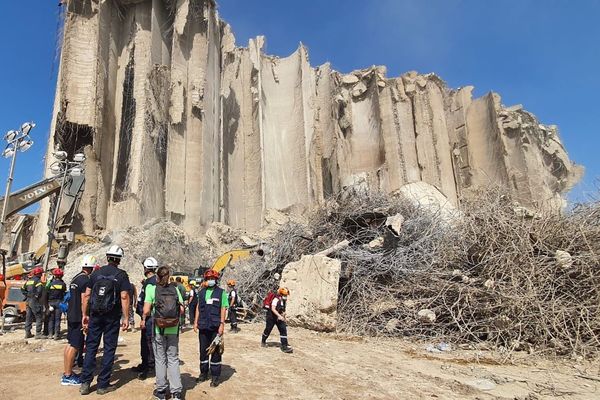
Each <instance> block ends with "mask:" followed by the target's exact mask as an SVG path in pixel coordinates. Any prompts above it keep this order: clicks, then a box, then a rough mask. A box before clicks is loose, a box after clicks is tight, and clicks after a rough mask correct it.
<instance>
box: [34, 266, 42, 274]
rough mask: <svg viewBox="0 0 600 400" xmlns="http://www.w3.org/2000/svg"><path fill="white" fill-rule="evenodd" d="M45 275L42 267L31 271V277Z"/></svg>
mask: <svg viewBox="0 0 600 400" xmlns="http://www.w3.org/2000/svg"><path fill="white" fill-rule="evenodd" d="M43 273H44V270H43V269H42V267H35V268H34V269H33V271H31V275H41V274H43Z"/></svg>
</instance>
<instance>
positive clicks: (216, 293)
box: [194, 269, 229, 387]
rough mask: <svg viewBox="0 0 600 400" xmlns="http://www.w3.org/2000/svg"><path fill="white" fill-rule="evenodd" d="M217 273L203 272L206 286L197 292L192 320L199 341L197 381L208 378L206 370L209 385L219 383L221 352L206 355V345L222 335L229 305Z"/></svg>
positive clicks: (215, 385)
mask: <svg viewBox="0 0 600 400" xmlns="http://www.w3.org/2000/svg"><path fill="white" fill-rule="evenodd" d="M218 279H219V273H218V272H216V271H214V270H212V269H209V270H207V271H206V272H205V273H204V280H205V282H206V285H207V287H206V288H203V289H202V290H201V291H200V293H198V306H197V307H196V318H195V321H194V331H195V332H198V339H199V341H200V376H199V377H198V379H197V380H196V381H197V382H205V381H207V380H208V370H209V367H210V373H211V375H212V379H211V382H210V386H212V387H217V386H218V385H219V377H220V376H221V353H220V352H219V351H214V352H213V353H212V355H211V357H210V361H209V359H208V358H209V357H208V347H209V346H210V344H211V343H212V341H213V340H214V339H215V338H216V337H217V335H220V336H223V331H224V329H225V316H226V314H227V308H228V307H229V300H228V298H227V292H225V290H223V289H221V288H220V287H219V286H218V285H217V281H218Z"/></svg>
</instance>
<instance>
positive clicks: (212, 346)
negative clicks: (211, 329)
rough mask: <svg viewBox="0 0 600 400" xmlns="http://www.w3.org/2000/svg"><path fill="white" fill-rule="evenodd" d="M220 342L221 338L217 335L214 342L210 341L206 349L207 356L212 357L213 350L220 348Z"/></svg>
mask: <svg viewBox="0 0 600 400" xmlns="http://www.w3.org/2000/svg"><path fill="white" fill-rule="evenodd" d="M222 342H223V336H221V335H217V336H216V337H215V338H214V340H213V341H212V343H211V344H210V346H208V349H207V350H206V352H207V353H208V355H212V353H214V352H215V350H217V349H218V348H219V347H220V345H221V343H222Z"/></svg>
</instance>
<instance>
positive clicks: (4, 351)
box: [0, 324, 600, 400]
mask: <svg viewBox="0 0 600 400" xmlns="http://www.w3.org/2000/svg"><path fill="white" fill-rule="evenodd" d="M261 329H262V325H260V324H254V325H243V326H242V332H241V333H239V334H236V335H231V334H230V335H226V351H225V354H224V364H225V365H226V366H224V370H223V378H224V382H223V383H222V384H221V386H219V387H218V388H210V387H209V386H208V383H203V384H196V383H195V379H194V378H195V377H196V376H197V375H198V360H197V354H198V352H197V339H196V336H195V334H194V333H193V331H186V332H184V333H183V334H182V336H181V343H180V350H181V359H182V362H183V363H182V366H181V373H182V375H183V381H184V385H185V387H186V390H187V394H186V398H187V399H221V400H223V399H249V400H252V399H261V400H262V399H281V398H285V399H308V400H312V399H430V398H435V399H522V400H525V399H527V400H534V399H551V398H561V399H586V400H587V399H600V366H599V365H598V363H589V362H585V361H572V362H566V361H562V362H551V361H548V360H541V359H536V358H534V357H532V356H526V355H523V356H522V357H523V359H522V360H521V361H519V362H517V363H516V364H517V365H510V364H504V365H501V364H499V363H498V360H500V358H495V357H494V355H493V354H491V353H488V352H481V351H474V350H453V351H451V352H446V353H430V352H427V351H426V350H425V349H424V347H425V346H424V345H421V344H413V343H409V342H406V341H402V340H374V339H370V340H362V339H357V338H349V337H343V336H337V335H327V334H317V333H313V332H310V331H306V330H300V329H294V328H292V329H291V332H290V338H291V343H292V345H293V346H294V348H295V352H294V354H292V355H287V354H283V353H282V352H281V351H279V349H278V348H277V347H276V343H275V341H274V340H276V339H278V335H277V334H275V336H274V337H272V338H271V339H272V344H273V346H272V347H270V348H268V349H263V348H261V347H260V346H259V337H260V332H261ZM21 335H22V331H18V332H14V333H9V334H6V335H4V336H1V337H0V360H1V361H2V363H1V365H2V368H1V369H0V398H2V399H11V400H18V399H32V398H37V399H75V398H80V397H81V396H80V395H79V392H78V387H64V386H60V384H59V378H60V374H61V371H62V349H63V346H64V344H63V343H60V342H55V341H51V340H37V341H36V340H33V341H30V342H29V343H28V342H26V341H24V340H22V339H21ZM121 337H122V338H123V340H122V342H121V343H120V345H119V348H118V350H117V354H118V359H117V361H116V364H115V371H114V373H113V383H114V384H116V385H117V386H118V389H117V391H115V392H113V393H110V394H108V395H106V396H104V398H106V399H119V398H120V399H127V400H135V399H149V398H151V393H152V390H153V383H154V379H148V380H146V381H139V380H137V379H136V378H135V375H134V374H133V373H132V372H130V371H129V368H130V367H132V366H134V365H136V364H137V363H138V362H139V356H138V354H139V347H138V341H139V333H137V332H131V333H124V334H122V336H121ZM486 386H487V387H486ZM93 388H94V387H93ZM96 397H99V396H97V395H96V394H95V393H94V394H92V395H90V396H88V398H90V399H92V398H96Z"/></svg>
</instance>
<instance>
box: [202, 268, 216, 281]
mask: <svg viewBox="0 0 600 400" xmlns="http://www.w3.org/2000/svg"><path fill="white" fill-rule="evenodd" d="M204 279H205V280H209V279H219V273H218V272H217V271H215V270H214V269H209V270H206V272H205V273H204Z"/></svg>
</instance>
